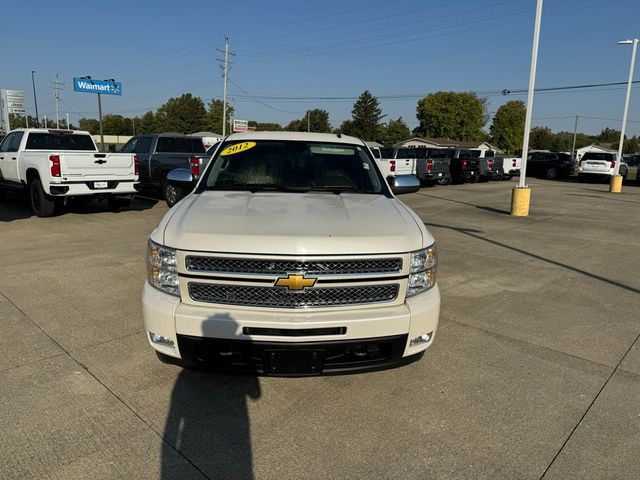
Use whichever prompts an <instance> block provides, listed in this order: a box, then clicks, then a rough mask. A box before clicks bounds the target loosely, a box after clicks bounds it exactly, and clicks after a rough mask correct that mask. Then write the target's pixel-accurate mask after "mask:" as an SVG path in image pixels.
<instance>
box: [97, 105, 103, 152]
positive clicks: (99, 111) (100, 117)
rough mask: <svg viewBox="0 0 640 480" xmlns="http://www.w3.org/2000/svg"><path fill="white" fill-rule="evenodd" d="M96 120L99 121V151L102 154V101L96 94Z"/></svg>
mask: <svg viewBox="0 0 640 480" xmlns="http://www.w3.org/2000/svg"><path fill="white" fill-rule="evenodd" d="M98 119H99V121H100V151H101V152H104V133H103V132H102V99H101V98H100V94H99V93H98Z"/></svg>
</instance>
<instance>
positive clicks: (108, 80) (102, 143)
mask: <svg viewBox="0 0 640 480" xmlns="http://www.w3.org/2000/svg"><path fill="white" fill-rule="evenodd" d="M80 78H81V79H82V80H91V75H87V76H84V77H80ZM105 82H111V83H115V79H113V78H108V79H106V80H105ZM92 83H93V82H92ZM97 93H98V120H99V123H100V150H101V151H103V152H104V132H103V130H102V96H101V95H100V92H97Z"/></svg>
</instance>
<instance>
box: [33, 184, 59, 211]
mask: <svg viewBox="0 0 640 480" xmlns="http://www.w3.org/2000/svg"><path fill="white" fill-rule="evenodd" d="M29 200H30V201H31V209H32V210H33V213H35V214H36V216H38V217H40V218H44V217H51V216H52V215H53V214H54V212H55V209H56V202H55V199H54V198H53V197H52V196H51V195H47V194H46V193H45V191H44V188H42V182H41V181H40V179H39V178H34V179H33V180H32V181H31V183H30V184H29Z"/></svg>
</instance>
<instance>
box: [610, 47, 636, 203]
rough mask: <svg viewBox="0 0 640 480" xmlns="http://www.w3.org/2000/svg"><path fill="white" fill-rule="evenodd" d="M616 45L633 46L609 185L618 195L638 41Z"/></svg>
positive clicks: (620, 184)
mask: <svg viewBox="0 0 640 480" xmlns="http://www.w3.org/2000/svg"><path fill="white" fill-rule="evenodd" d="M618 45H633V49H632V51H631V67H630V68H629V80H628V82H627V95H626V97H625V99H624V113H623V114H622V128H621V129H620V144H619V145H618V161H617V162H616V166H615V167H614V168H613V175H612V176H611V184H610V185H609V191H610V192H613V193H620V192H621V191H622V176H621V175H620V162H621V161H622V146H623V144H624V130H625V128H626V126H627V113H628V112H629V98H630V97H631V82H633V69H634V68H635V65H636V51H637V50H638V39H637V38H634V39H633V40H622V41H620V42H618Z"/></svg>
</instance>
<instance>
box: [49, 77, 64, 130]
mask: <svg viewBox="0 0 640 480" xmlns="http://www.w3.org/2000/svg"><path fill="white" fill-rule="evenodd" d="M49 83H51V84H52V85H53V87H51V88H53V90H55V92H56V93H55V94H54V97H55V99H56V128H60V90H62V88H63V87H64V82H59V81H58V74H57V73H56V81H55V82H51V81H50V82H49Z"/></svg>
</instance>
